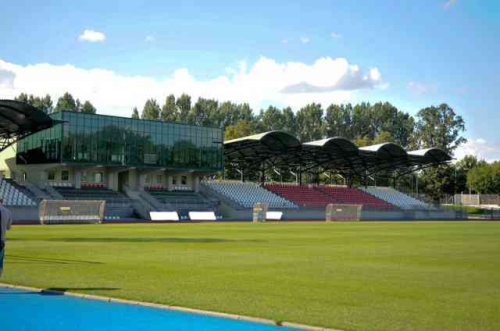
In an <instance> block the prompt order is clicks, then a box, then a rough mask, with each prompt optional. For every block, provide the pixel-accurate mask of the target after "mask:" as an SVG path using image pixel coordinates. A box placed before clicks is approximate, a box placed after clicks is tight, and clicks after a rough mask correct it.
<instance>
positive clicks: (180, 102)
mask: <svg viewBox="0 0 500 331" xmlns="http://www.w3.org/2000/svg"><path fill="white" fill-rule="evenodd" d="M175 103H176V105H177V109H178V110H179V113H178V116H177V122H183V123H187V122H188V120H189V111H190V110H191V97H190V96H189V95H187V94H185V93H183V94H182V95H181V96H180V97H179V98H177V101H176V102H175Z"/></svg>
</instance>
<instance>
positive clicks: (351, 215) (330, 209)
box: [326, 203, 363, 222]
mask: <svg viewBox="0 0 500 331" xmlns="http://www.w3.org/2000/svg"><path fill="white" fill-rule="evenodd" d="M362 209H363V205H354V204H334V203H330V204H328V205H327V206H326V221H327V222H333V221H360V220H361V211H362Z"/></svg>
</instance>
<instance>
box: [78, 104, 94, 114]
mask: <svg viewBox="0 0 500 331" xmlns="http://www.w3.org/2000/svg"><path fill="white" fill-rule="evenodd" d="M81 112H82V113H86V114H95V113H96V109H95V107H94V105H92V104H91V103H90V101H85V102H84V103H83V105H82V108H81Z"/></svg>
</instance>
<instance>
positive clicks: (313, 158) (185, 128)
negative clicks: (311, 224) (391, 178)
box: [0, 100, 454, 221]
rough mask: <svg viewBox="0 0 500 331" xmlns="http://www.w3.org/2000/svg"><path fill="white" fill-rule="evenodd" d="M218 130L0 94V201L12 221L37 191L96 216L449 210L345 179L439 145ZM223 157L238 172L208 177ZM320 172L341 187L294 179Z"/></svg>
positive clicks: (393, 214)
mask: <svg viewBox="0 0 500 331" xmlns="http://www.w3.org/2000/svg"><path fill="white" fill-rule="evenodd" d="M223 135H224V132H223V130H222V129H219V128H211V127H201V126H193V125H186V124H182V123H170V122H161V121H149V120H140V119H131V118H122V117H114V116H106V115H96V114H85V113H77V112H67V111H62V112H57V113H52V114H49V115H46V114H44V113H43V112H41V111H39V110H37V109H35V108H33V107H31V106H29V105H26V104H24V103H21V102H17V101H11V100H1V101H0V137H1V138H2V139H3V140H2V141H1V143H0V150H1V152H0V172H1V175H2V179H1V180H0V198H3V200H4V201H5V203H6V204H7V205H8V206H11V207H12V208H13V212H14V218H15V220H16V221H38V220H39V218H40V215H39V211H38V205H39V204H40V202H41V201H43V200H46V201H66V204H67V205H65V206H66V207H64V208H70V207H68V206H70V204H71V203H73V205H74V206H76V204H78V201H87V202H89V201H101V202H103V203H105V208H104V213H103V220H104V221H137V220H151V219H152V216H151V215H152V213H156V214H155V215H160V218H159V219H160V220H161V215H162V213H164V214H165V215H167V214H168V215H171V214H172V213H175V214H176V215H175V217H174V218H173V219H172V220H177V219H180V220H189V219H191V217H190V215H194V213H195V212H196V214H198V215H199V214H200V212H201V214H203V213H209V214H210V215H211V216H209V217H208V218H207V219H221V218H222V219H227V220H250V219H251V210H252V208H253V207H254V205H255V204H257V203H261V202H262V203H266V204H267V205H268V207H269V210H273V211H279V212H281V213H282V215H283V219H303V220H305V219H324V217H325V207H326V206H328V205H330V204H333V205H359V206H362V208H363V213H362V218H364V219H407V218H417V217H419V218H422V217H423V218H441V219H442V218H453V217H454V215H451V214H449V213H448V214H446V212H442V211H439V210H436V209H435V208H433V207H431V206H429V205H427V204H426V203H424V202H423V201H420V200H417V199H415V198H412V197H410V196H408V195H406V194H404V193H402V192H399V191H397V190H395V189H393V188H389V187H374V186H361V187H355V185H354V182H353V178H354V177H355V176H358V178H359V177H360V178H365V179H366V178H368V177H371V176H374V175H377V174H382V173H387V172H390V173H392V174H395V175H396V176H398V175H399V176H400V175H403V174H408V173H411V172H413V171H417V170H421V169H425V168H427V167H433V166H436V165H439V164H442V163H446V162H449V161H450V160H451V157H450V156H449V155H448V154H446V153H445V152H443V151H441V150H439V149H434V148H433V149H426V150H418V151H406V150H404V149H403V148H402V147H401V146H398V145H396V144H394V143H384V144H378V145H374V146H367V147H358V146H356V145H355V144H354V143H353V142H351V141H349V140H347V139H344V138H341V137H333V138H326V139H322V140H318V141H312V142H300V141H299V140H298V139H297V138H296V137H294V136H293V135H290V134H288V133H286V132H282V131H271V132H265V133H261V134H257V135H252V136H248V137H243V138H239V139H234V140H229V141H226V142H224V141H223ZM225 165H226V166H229V167H231V169H236V170H237V172H238V173H240V174H241V180H240V181H234V180H232V181H229V180H214V179H213V178H216V177H217V176H219V177H224V173H225V172H224V167H225ZM270 170H274V171H279V172H283V171H289V172H291V173H293V174H295V176H296V181H295V182H294V183H287V182H280V183H275V182H267V183H266V182H265V175H264V174H265V171H270ZM320 172H335V173H336V174H339V175H340V176H342V177H343V178H345V184H346V185H327V184H325V183H319V181H317V180H316V181H315V182H307V183H306V182H304V180H303V178H304V177H305V176H304V175H306V174H316V175H317V174H318V173H320ZM249 174H253V175H255V174H259V176H258V178H259V180H258V181H257V182H256V183H253V182H248V181H245V179H246V177H248V175H249ZM253 177H254V178H255V176H253ZM316 178H317V177H316ZM365 183H366V181H365ZM88 204H90V202H89V203H88ZM82 205H83V203H82ZM103 206H104V205H103ZM56 209H57V208H56ZM56 209H51V210H56ZM61 210H62V209H61ZM49 216H50V215H49ZM57 217H59V218H60V217H63V216H61V215H59V216H57ZM89 217H90V216H89ZM92 217H93V216H92ZM155 217H156V216H155ZM155 219H157V218H155ZM202 219H203V217H202ZM165 220H168V219H165Z"/></svg>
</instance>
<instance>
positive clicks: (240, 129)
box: [224, 120, 253, 141]
mask: <svg viewBox="0 0 500 331" xmlns="http://www.w3.org/2000/svg"><path fill="white" fill-rule="evenodd" d="M252 133H253V132H252V123H250V122H249V121H245V120H239V121H238V122H236V124H234V125H229V126H228V127H226V130H225V132H224V140H226V141H227V140H231V139H236V138H241V137H246V136H249V135H251V134H252Z"/></svg>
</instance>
